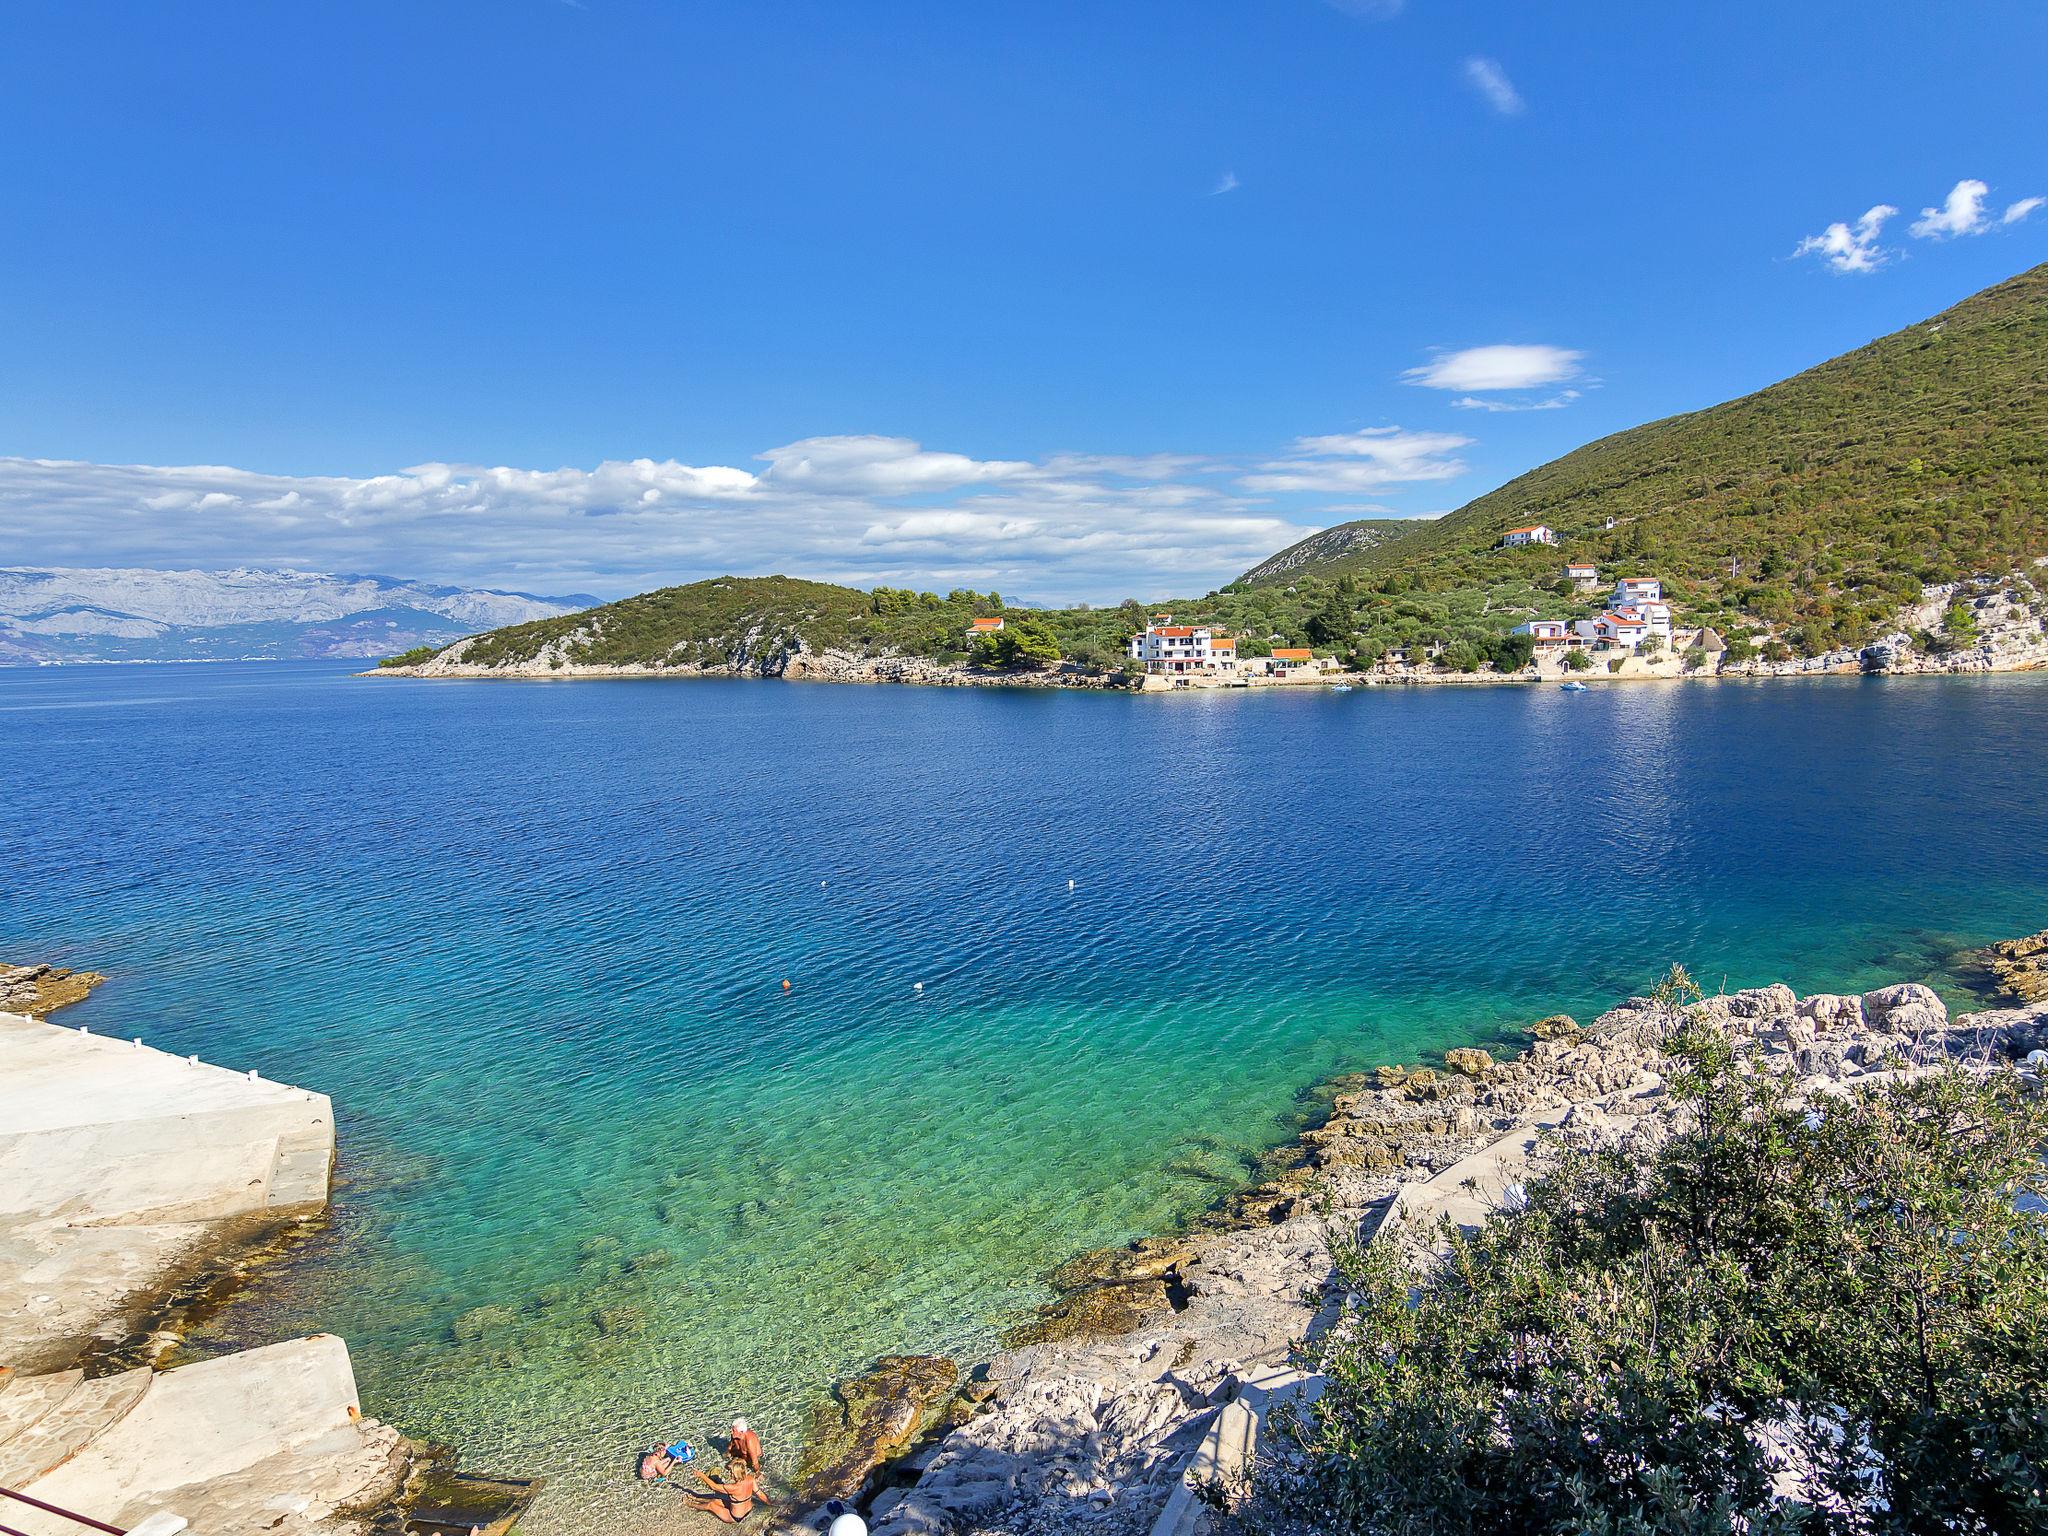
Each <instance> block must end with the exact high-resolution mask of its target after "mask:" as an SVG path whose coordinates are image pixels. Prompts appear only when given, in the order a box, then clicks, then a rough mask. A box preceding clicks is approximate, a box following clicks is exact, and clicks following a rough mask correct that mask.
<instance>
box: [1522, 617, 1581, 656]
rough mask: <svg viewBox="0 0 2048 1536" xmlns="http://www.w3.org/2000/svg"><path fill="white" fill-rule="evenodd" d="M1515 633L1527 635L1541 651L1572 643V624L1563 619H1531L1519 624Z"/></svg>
mask: <svg viewBox="0 0 2048 1536" xmlns="http://www.w3.org/2000/svg"><path fill="white" fill-rule="evenodd" d="M1515 633H1516V634H1518V635H1527V636H1528V637H1529V638H1530V639H1531V640H1534V641H1535V642H1536V649H1537V650H1539V651H1549V650H1557V649H1560V648H1562V647H1564V646H1567V645H1570V644H1571V633H1572V631H1571V626H1570V625H1569V624H1567V623H1566V622H1565V621H1564V620H1563V619H1531V620H1529V622H1528V623H1526V624H1517V625H1516V626H1515Z"/></svg>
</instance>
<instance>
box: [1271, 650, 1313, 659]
mask: <svg viewBox="0 0 2048 1536" xmlns="http://www.w3.org/2000/svg"><path fill="white" fill-rule="evenodd" d="M1273 659H1274V660H1275V661H1311V660H1313V659H1314V652H1312V651H1308V650H1276V651H1274V652H1273Z"/></svg>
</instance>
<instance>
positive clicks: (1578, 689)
mask: <svg viewBox="0 0 2048 1536" xmlns="http://www.w3.org/2000/svg"><path fill="white" fill-rule="evenodd" d="M1557 686H1558V687H1559V688H1560V689H1561V690H1562V691H1564V692H1565V693H1584V692H1585V691H1586V685H1585V684H1584V683H1559V684H1558V685H1557Z"/></svg>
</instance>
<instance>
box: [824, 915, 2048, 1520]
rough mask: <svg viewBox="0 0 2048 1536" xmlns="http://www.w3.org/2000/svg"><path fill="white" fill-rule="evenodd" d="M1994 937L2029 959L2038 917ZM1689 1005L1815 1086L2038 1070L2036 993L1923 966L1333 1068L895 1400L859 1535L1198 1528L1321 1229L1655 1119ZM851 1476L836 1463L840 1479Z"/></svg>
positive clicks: (1463, 1186)
mask: <svg viewBox="0 0 2048 1536" xmlns="http://www.w3.org/2000/svg"><path fill="white" fill-rule="evenodd" d="M1991 952H1997V953H1998V955H1999V957H2000V958H2001V959H2007V960H2010V961H2011V962H2012V963H2015V964H2018V965H2022V966H2025V965H2028V964H2031V963H2032V962H2033V961H2034V960H2035V959H2036V957H2039V956H2042V955H2044V954H2048V934H2041V935H2035V936H2034V937H2033V938H2032V939H2027V940H2019V941H2014V943H2013V944H2012V945H2011V946H1996V945H1994V946H1991V947H1990V950H1989V951H1985V952H1981V953H1987V954H1988V953H1991ZM1688 1017H1690V1018H1703V1019H1707V1020H1711V1021H1712V1022H1714V1023H1716V1024H1718V1025H1720V1026H1721V1027H1723V1028H1724V1029H1726V1030H1727V1031H1729V1032H1730V1033H1731V1034H1733V1035H1734V1036H1736V1037H1738V1038H1739V1039H1740V1040H1741V1041H1743V1042H1745V1043H1746V1045H1747V1046H1748V1047H1749V1048H1751V1049H1752V1050H1753V1052H1754V1061H1755V1064H1756V1067H1757V1069H1758V1070H1764V1071H1772V1072H1780V1073H1784V1074H1786V1075H1788V1076H1789V1077H1791V1078H1793V1079H1794V1080H1795V1089H1796V1091H1797V1092H1798V1093H1799V1094H1801V1095H1805V1096H1809V1097H1811V1096H1816V1095H1829V1094H1842V1093H1847V1092H1852V1091H1854V1089H1855V1088H1856V1086H1857V1085H1858V1084H1859V1083H1870V1084H1875V1083H1878V1082H1881V1081H1884V1080H1885V1079H1886V1078H1887V1077H1889V1076H1891V1075H1894V1074H1897V1073H1900V1072H1915V1071H1923V1070H1927V1069H1929V1068H1931V1067H1934V1066H1937V1065H1942V1064H1947V1063H1951V1062H1959V1063H1964V1064H1967V1065H1971V1066H1974V1067H1978V1068H1989V1067H1991V1066H1995V1065H2000V1064H2010V1063H2020V1064H2023V1070H2028V1071H2031V1072H2034V1073H2036V1074H2037V1075H2038V1074H2039V1072H2040V1067H2039V1065H2038V1062H2039V1058H2036V1062H2035V1064H2031V1065H2028V1064H2026V1063H2027V1058H2028V1056H2029V1053H2032V1052H2037V1051H2040V1050H2043V1049H2044V1048H2048V1002H2041V1001H2035V1002H2031V1003H2028V1004H2026V1005H2024V1006H2020V1007H2015V1008H2008V1009H1992V1010H1986V1011H1982V1012H1976V1013H1968V1014H1963V1015H1960V1016H1956V1017H1951V1016H1950V1015H1949V1012H1948V1010H1947V1008H1946V1006H1945V1005H1944V1004H1943V1003H1942V1001H1941V999H1940V997H1939V996H1938V995H1937V994H1936V993H1935V992H1933V991H1932V990H1931V989H1929V988H1927V987H1924V986H1920V985H1916V984H1903V985H1898V986H1891V987H1885V988H1881V989H1878V990H1876V991H1872V992H1868V993H1864V994H1862V995H1861V996H1843V995H1831V994H1821V995H1816V996H1811V997H1806V998H1801V997H1798V996H1796V995H1795V994H1794V993H1793V992H1792V990H1791V989H1790V988H1788V987H1785V986H1782V985H1779V986H1770V987H1760V988H1755V989H1751V990H1747V991H1742V992H1737V993H1734V994H1731V995H1724V996H1718V997H1711V998H1707V999H1705V1000H1704V1001H1702V1002H1699V1003H1696V1004H1693V1005H1691V1006H1690V1007H1688V1008H1683V1009H1680V1008H1676V1007H1673V1006H1672V1005H1670V1004H1668V1003H1666V1002H1660V1001H1657V1000H1653V999H1651V998H1643V997H1638V998H1631V999H1629V1000H1628V1001H1626V1002H1624V1003H1623V1004H1621V1005H1620V1006H1618V1007H1616V1008H1614V1009H1612V1010H1610V1011H1609V1012H1607V1013H1605V1014H1602V1015H1601V1016H1600V1017H1599V1018H1597V1019H1595V1020H1593V1021H1592V1022H1591V1023H1590V1024H1587V1025H1584V1026H1581V1025H1580V1024H1579V1023H1578V1022H1577V1021H1575V1020H1573V1019H1571V1018H1569V1017H1566V1016H1563V1015H1558V1016H1553V1017H1551V1018H1547V1019H1543V1020H1540V1021H1538V1022H1537V1023H1536V1024H1535V1025H1533V1026H1532V1027H1531V1028H1530V1030H1529V1036H1530V1043H1529V1044H1528V1046H1527V1047H1526V1048H1525V1049H1523V1050H1522V1051H1520V1052H1519V1053H1518V1054H1516V1055H1515V1056H1514V1057H1513V1058H1512V1059H1509V1060H1505V1061H1496V1060H1494V1059H1493V1057H1492V1056H1491V1055H1490V1054H1489V1053H1488V1052H1486V1051H1483V1050H1478V1049H1472V1048H1466V1049H1459V1050H1453V1051H1450V1052H1447V1053H1446V1054H1445V1056H1444V1058H1443V1060H1442V1063H1441V1065H1438V1066H1386V1067H1381V1068H1379V1069H1378V1070H1376V1071H1374V1072H1369V1073H1363V1074H1359V1075H1357V1076H1354V1077H1348V1078H1345V1079H1341V1080H1339V1081H1338V1082H1337V1083H1335V1084H1332V1085H1330V1087H1331V1089H1332V1092H1333V1097H1332V1100H1331V1112H1330V1114H1329V1116H1328V1118H1327V1119H1326V1120H1325V1121H1324V1122H1323V1123H1321V1124H1320V1125H1318V1126H1316V1127H1314V1128H1313V1129H1311V1130H1309V1131H1307V1132H1305V1133H1304V1134H1303V1135H1302V1136H1301V1137H1300V1138H1299V1139H1298V1141H1297V1142H1296V1143H1295V1144H1294V1145H1293V1146H1292V1147H1291V1148H1289V1149H1286V1151H1284V1152H1283V1153H1282V1154H1281V1155H1280V1156H1278V1157H1277V1158H1276V1159H1275V1165H1274V1169H1273V1172H1272V1174H1271V1176H1270V1177H1269V1178H1267V1179H1265V1180H1264V1181H1262V1182H1261V1183H1260V1184H1259V1185H1258V1186H1257V1187H1255V1188H1252V1189H1249V1190H1246V1191H1244V1192H1243V1193H1241V1194H1239V1195H1236V1196H1234V1197H1233V1198H1232V1199H1231V1200H1230V1201H1228V1202H1227V1203H1226V1204H1225V1205H1224V1206H1223V1207H1221V1208H1219V1210H1218V1211H1217V1212H1216V1213H1215V1215H1214V1216H1213V1218H1212V1219H1211V1220H1210V1222H1209V1223H1208V1224H1207V1225H1206V1227H1205V1228H1204V1229H1201V1230H1197V1231H1195V1232H1192V1233H1190V1234H1187V1235H1185V1236H1182V1237H1175V1238H1161V1239H1148V1240H1145V1241H1142V1242H1139V1243H1134V1244H1132V1245H1130V1246H1129V1247H1128V1248H1121V1249H1109V1250H1104V1251H1101V1252H1098V1253H1093V1254H1087V1255H1083V1256H1082V1257H1081V1258H1079V1259H1076V1260H1074V1261H1073V1262H1071V1263H1070V1264H1068V1265H1066V1266H1064V1267H1063V1268H1062V1270H1061V1271H1059V1272H1058V1274H1057V1275H1056V1277H1055V1280H1056V1283H1057V1284H1058V1285H1059V1286H1060V1288H1061V1294H1060V1295H1059V1297H1058V1298H1057V1299H1056V1300H1054V1301H1053V1302H1052V1303H1050V1304H1048V1306H1047V1307H1045V1308H1044V1309H1043V1310H1042V1311H1041V1313H1040V1314H1039V1316H1038V1317H1037V1318H1035V1319H1033V1320H1031V1321H1030V1322H1029V1323H1027V1324H1025V1325H1024V1326H1023V1327H1021V1328H1020V1329H1019V1330H1018V1332H1017V1334H1016V1335H1015V1336H1014V1343H1015V1346H1016V1347H1014V1348H1010V1349H1008V1350H1007V1351H1006V1352H1004V1353H1002V1354H1000V1355H998V1356H997V1357H996V1358H995V1359H993V1360H991V1361H989V1362H988V1363H987V1364H986V1365H984V1366H981V1367H978V1368H976V1369H975V1370H973V1371H971V1372H969V1373H968V1374H967V1376H966V1378H965V1385H964V1387H963V1388H962V1389H961V1390H960V1391H959V1392H957V1393H941V1394H938V1395H937V1396H934V1395H931V1394H927V1395H925V1396H923V1397H922V1398H921V1399H920V1400H919V1401H918V1402H917V1404H916V1406H915V1409H914V1411H909V1410H905V1409H903V1408H901V1407H899V1409H898V1411H897V1412H896V1415H895V1418H894V1419H893V1420H892V1421H891V1422H892V1423H894V1424H896V1425H899V1426H906V1428H905V1430H904V1434H903V1439H904V1441H905V1442H906V1443H908V1444H909V1446H910V1449H909V1452H908V1454H907V1455H904V1456H902V1457H901V1458H900V1459H898V1460H896V1461H895V1462H893V1463H891V1464H887V1465H884V1466H882V1467H881V1468H880V1469H879V1470H878V1471H877V1472H876V1473H875V1474H874V1475H873V1476H871V1477H868V1478H866V1479H865V1483H866V1487H865V1492H864V1493H863V1494H862V1495H861V1497H863V1498H864V1499H865V1501H866V1505H867V1510H868V1516H869V1519H870V1522H871V1524H872V1527H873V1530H874V1533H875V1536H938V1533H941V1532H965V1533H975V1536H998V1533H1001V1536H1049V1533H1056V1532H1057V1533H1064V1532H1080V1531H1087V1532H1096V1533H1126V1532H1141V1531H1148V1530H1154V1529H1160V1530H1170V1531H1174V1532H1187V1531H1191V1530H1193V1529H1196V1528H1198V1527H1199V1524H1200V1520H1201V1516H1200V1514H1199V1505H1198V1504H1197V1503H1196V1502H1195V1501H1192V1500H1191V1499H1190V1498H1189V1496H1188V1494H1187V1493H1186V1492H1184V1491H1182V1490H1183V1489H1184V1487H1185V1482H1186V1479H1187V1476H1188V1474H1189V1472H1190V1469H1191V1467H1192V1468H1194V1469H1195V1470H1196V1471H1198V1472H1201V1473H1204V1474H1212V1473H1214V1472H1215V1470H1216V1466H1215V1458H1216V1457H1217V1455H1218V1454H1220V1453H1219V1452H1218V1450H1217V1447H1218V1445H1219V1444H1220V1445H1222V1446H1223V1447H1224V1450H1225V1451H1228V1450H1229V1448H1230V1447H1231V1446H1232V1445H1233V1444H1237V1445H1238V1449H1239V1451H1240V1452H1242V1451H1243V1449H1244V1447H1243V1445H1242V1444H1241V1443H1240V1442H1241V1441H1242V1440H1243V1438H1244V1436H1245V1433H1246V1430H1245V1426H1246V1425H1247V1424H1252V1423H1254V1421H1255V1418H1256V1413H1257V1408H1256V1406H1255V1405H1256V1404H1258V1403H1259V1402H1261V1401H1263V1400H1264V1398H1265V1397H1266V1396H1267V1394H1268V1393H1269V1392H1270V1391H1271V1390H1272V1389H1273V1383H1274V1382H1276V1381H1288V1380H1290V1379H1291V1378H1290V1377H1289V1375H1288V1371H1289V1364H1290V1356H1291V1351H1292V1348H1293V1346H1294V1345H1295V1343H1296V1342H1297V1341H1298V1340H1300V1339H1301V1338H1302V1337H1303V1336H1304V1335H1305V1334H1306V1333H1307V1331H1308V1330H1309V1329H1310V1328H1311V1327H1312V1326H1313V1325H1314V1323H1315V1320H1316V1316H1317V1311H1318V1307H1319V1305H1320V1293H1321V1288H1322V1285H1323V1282H1324V1281H1325V1280H1326V1279H1327V1278H1328V1276H1329V1274H1330V1268H1331V1260H1330V1251H1329V1242H1330V1239H1331V1237H1332V1235H1333V1234H1336V1235H1339V1236H1344V1235H1357V1236H1359V1237H1361V1238H1363V1239H1365V1240H1381V1241H1429V1240H1430V1239H1429V1236H1428V1234H1429V1233H1431V1232H1432V1231H1434V1230H1435V1224H1436V1223H1437V1222H1438V1221H1439V1220H1440V1219H1442V1218H1446V1217H1448V1218H1449V1219H1451V1220H1453V1221H1454V1222H1458V1223H1460V1224H1464V1225H1477V1224H1478V1223H1479V1222H1481V1221H1483V1220H1484V1219H1485V1217H1486V1215H1487V1214H1488V1213H1489V1212H1491V1211H1492V1210H1495V1209H1498V1208H1500V1205H1501V1203H1502V1202H1503V1201H1504V1200H1505V1199H1508V1198H1512V1196H1511V1194H1510V1192H1511V1191H1512V1190H1514V1189H1516V1188H1518V1187H1519V1183H1520V1181H1522V1180H1525V1179H1527V1178H1529V1177H1532V1176H1537V1175H1540V1173H1541V1171H1542V1169H1543V1167H1544V1165H1545V1162H1546V1159H1547V1158H1548V1157H1549V1156H1550V1155H1551V1149H1552V1148H1553V1147H1554V1146H1556V1145H1557V1144H1558V1143H1559V1141H1560V1140H1561V1139H1571V1140H1574V1141H1576V1142H1579V1143H1581V1144H1584V1143H1596V1144H1604V1145H1609V1146H1619V1147H1623V1148H1629V1147H1635V1146H1647V1145H1649V1144H1650V1142H1651V1141H1653V1140H1654V1139H1656V1138H1660V1137H1662V1136H1664V1135H1666V1134H1668V1130H1669V1126H1670V1123H1671V1119H1672V1116H1673V1114H1674V1111H1675V1106H1674V1104H1673V1103H1672V1101H1671V1099H1670V1098H1669V1096H1668V1094H1667V1093H1666V1091H1665V1087H1664V1078H1665V1074H1666V1071H1667V1070H1668V1067H1669V1062H1668V1058H1667V1057H1666V1054H1665V1047H1666V1044H1667V1041H1668V1040H1669V1038H1670V1036H1671V1034H1672V1032H1673V1030H1674V1028H1675V1027H1676V1026H1677V1025H1678V1024H1679V1023H1680V1022H1681V1021H1682V1020H1684V1019H1685V1018H1688ZM946 1370H947V1372H950V1371H951V1362H946ZM898 1374H900V1372H899V1373H898ZM926 1374H927V1375H932V1376H936V1374H937V1373H936V1372H935V1371H933V1372H927V1373H926ZM856 1395H858V1394H856ZM941 1398H944V1399H945V1400H943V1401H942V1400H940V1399H941ZM1248 1405H1251V1406H1249V1411H1248ZM1232 1416H1234V1417H1232ZM1254 1438H1255V1431H1254ZM855 1481H856V1479H854V1478H853V1477H852V1476H851V1469H850V1464H846V1463H842V1464H841V1465H840V1467H839V1477H838V1481H837V1485H836V1486H835V1488H834V1490H833V1492H834V1494H835V1496H838V1497H842V1498H845V1497H848V1490H849V1487H850V1486H851V1485H852V1484H853V1483H854V1482H855Z"/></svg>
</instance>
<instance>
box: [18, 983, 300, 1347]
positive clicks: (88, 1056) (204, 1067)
mask: <svg viewBox="0 0 2048 1536" xmlns="http://www.w3.org/2000/svg"><path fill="white" fill-rule="evenodd" d="M333 1162H334V1107H333V1105H332V1104H331V1103H330V1102H329V1101H328V1099H327V1096H326V1095H325V1094H320V1093H313V1092H310V1091H308V1090H306V1089H303V1088H294V1087H289V1086H286V1085H285V1084H282V1083H272V1082H267V1081H264V1080H263V1079H261V1078H255V1077H252V1076H250V1075H249V1074H248V1073H246V1072H234V1071H229V1070H227V1069H225V1068H222V1067H216V1066H210V1065H208V1064H206V1063H204V1062H196V1061H193V1060H191V1059H189V1058H187V1057H183V1056H173V1055H170V1054H169V1053H167V1052H164V1051H159V1050H155V1049H152V1048H151V1047H149V1046H146V1045H142V1044H139V1043H137V1042H134V1041H130V1040H116V1039H110V1038H107V1037H104V1036H99V1035H93V1034H90V1033H88V1032H86V1031H84V1030H79V1029H67V1028H65V1027H63V1026H61V1025H55V1024H46V1023H43V1022H41V1021H39V1020H36V1019H32V1018H29V1017H27V1016H26V1015H21V1014H0V1365H13V1366H17V1367H20V1368H23V1369H33V1370H49V1369H53V1368H57V1367H61V1366H64V1365H69V1364H71V1363H72V1362H73V1361H74V1360H75V1359H77V1358H78V1356H79V1355H80V1354H81V1353H83V1351H84V1350H85V1349H86V1348H87V1347H88V1346H89V1345H90V1344H91V1342H92V1340H93V1338H94V1337H95V1335H101V1336H104V1335H107V1334H109V1333H113V1334H118V1333H120V1332H122V1331H124V1329H125V1325H126V1323H127V1321H128V1320H129V1319H130V1318H132V1316H133V1314H134V1313H135V1312H136V1311H137V1310H138V1309H140V1308H141V1307H143V1306H146V1305H147V1304H148V1303H149V1302H150V1301H153V1300H154V1299H156V1297H157V1296H158V1295H159V1294H161V1292H162V1291H163V1289H164V1288H165V1287H166V1286H167V1285H168V1284H170V1283H171V1282H172V1281H173V1280H174V1279H175V1278H176V1277H177V1276H179V1275H180V1274H181V1273H182V1272H183V1271H185V1270H186V1269H187V1268H189V1267H190V1266H191V1265H192V1263H193V1262H195V1260H197V1259H198V1258H200V1257H201V1256H203V1255H204V1254H205V1253H206V1252H207V1250H208V1249H209V1247H210V1246H213V1245H216V1244H218V1243H219V1242H220V1241H221V1240H222V1238H223V1236H224V1235H225V1234H226V1233H228V1232H229V1231H231V1230H232V1231H239V1232H246V1231H247V1230H248V1229H249V1228H250V1227H251V1226H252V1225H254V1224H258V1223H260V1222H261V1221H263V1220H266V1219H268V1220H275V1221H282V1220H286V1219H288V1218H290V1217H293V1216H302V1215H310V1214H312V1213H314V1212H317V1211H319V1210H320V1209H321V1208H322V1207H324V1206H325V1204H326V1202H327V1189H328V1178H329V1174H330V1172H331V1170H332V1167H333Z"/></svg>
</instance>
